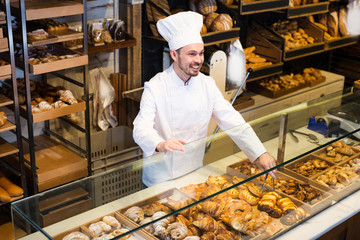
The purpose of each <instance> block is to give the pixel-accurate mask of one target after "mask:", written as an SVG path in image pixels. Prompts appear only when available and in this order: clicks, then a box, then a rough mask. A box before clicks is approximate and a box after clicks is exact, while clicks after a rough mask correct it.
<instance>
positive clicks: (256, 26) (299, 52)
mask: <svg viewBox="0 0 360 240" xmlns="http://www.w3.org/2000/svg"><path fill="white" fill-rule="evenodd" d="M294 20H296V21H297V22H298V26H299V27H301V28H302V29H304V30H305V32H306V33H307V34H308V35H309V36H310V37H313V38H314V39H315V41H314V44H310V45H308V46H305V47H300V48H294V49H289V50H286V49H285V38H283V37H282V36H281V35H280V34H279V33H277V32H275V31H273V30H272V29H270V28H269V27H267V26H263V25H261V24H260V23H258V22H256V21H254V20H253V21H252V22H251V24H250V25H251V27H252V28H253V30H255V31H257V32H259V34H261V35H262V36H263V37H264V38H266V39H267V40H269V41H270V42H272V43H273V44H274V45H275V46H277V47H278V48H280V49H281V50H282V51H283V61H289V60H293V59H297V58H301V57H305V56H309V55H313V54H317V53H321V52H323V51H324V46H325V43H324V31H323V30H322V29H320V28H319V27H317V26H315V25H314V24H312V23H311V22H310V21H308V20H307V19H305V18H297V19H294Z"/></svg>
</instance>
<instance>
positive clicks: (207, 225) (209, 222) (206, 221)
mask: <svg viewBox="0 0 360 240" xmlns="http://www.w3.org/2000/svg"><path fill="white" fill-rule="evenodd" d="M194 225H195V226H196V227H198V228H200V229H202V230H205V231H212V232H213V231H216V230H217V229H219V228H220V226H219V223H218V222H217V221H216V220H215V219H214V218H212V217H211V216H210V215H206V216H205V217H204V218H203V219H201V220H199V221H194Z"/></svg>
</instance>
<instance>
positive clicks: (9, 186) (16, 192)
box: [0, 172, 24, 197]
mask: <svg viewBox="0 0 360 240" xmlns="http://www.w3.org/2000/svg"><path fill="white" fill-rule="evenodd" d="M0 188H3V189H4V190H6V191H7V192H8V194H9V195H10V197H18V196H21V195H23V194H24V190H23V189H22V188H21V187H18V186H17V185H15V184H14V183H12V182H11V181H10V180H9V179H7V177H5V176H4V174H3V173H1V172H0Z"/></svg>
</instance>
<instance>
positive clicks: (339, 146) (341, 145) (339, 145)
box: [331, 140, 346, 148]
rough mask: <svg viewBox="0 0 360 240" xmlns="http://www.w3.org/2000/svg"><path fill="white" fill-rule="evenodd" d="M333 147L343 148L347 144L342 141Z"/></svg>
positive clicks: (335, 143)
mask: <svg viewBox="0 0 360 240" xmlns="http://www.w3.org/2000/svg"><path fill="white" fill-rule="evenodd" d="M331 146H332V147H334V148H341V147H343V146H346V143H345V142H344V140H340V141H337V142H334V143H332V144H331Z"/></svg>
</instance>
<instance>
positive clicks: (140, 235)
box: [81, 212, 156, 239]
mask: <svg viewBox="0 0 360 240" xmlns="http://www.w3.org/2000/svg"><path fill="white" fill-rule="evenodd" d="M104 216H112V217H115V218H116V219H117V220H118V221H119V222H120V224H121V226H122V227H125V228H127V229H129V230H132V229H134V228H136V227H137V226H136V225H134V224H133V222H131V221H129V220H128V219H127V217H125V216H124V215H122V214H121V213H118V212H113V213H110V214H106V215H104ZM104 216H102V217H98V218H96V219H94V220H92V221H90V222H87V223H85V224H84V225H82V226H81V228H82V229H84V230H85V232H87V233H89V235H90V236H91V237H93V238H95V237H96V236H93V235H92V234H91V231H90V230H89V228H88V227H89V226H90V224H91V223H96V222H99V221H101V220H102V218H103V217H104ZM131 235H133V237H134V238H135V239H156V238H154V237H153V236H152V235H151V234H149V233H147V232H146V231H144V230H142V229H140V230H138V231H136V232H134V233H131Z"/></svg>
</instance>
